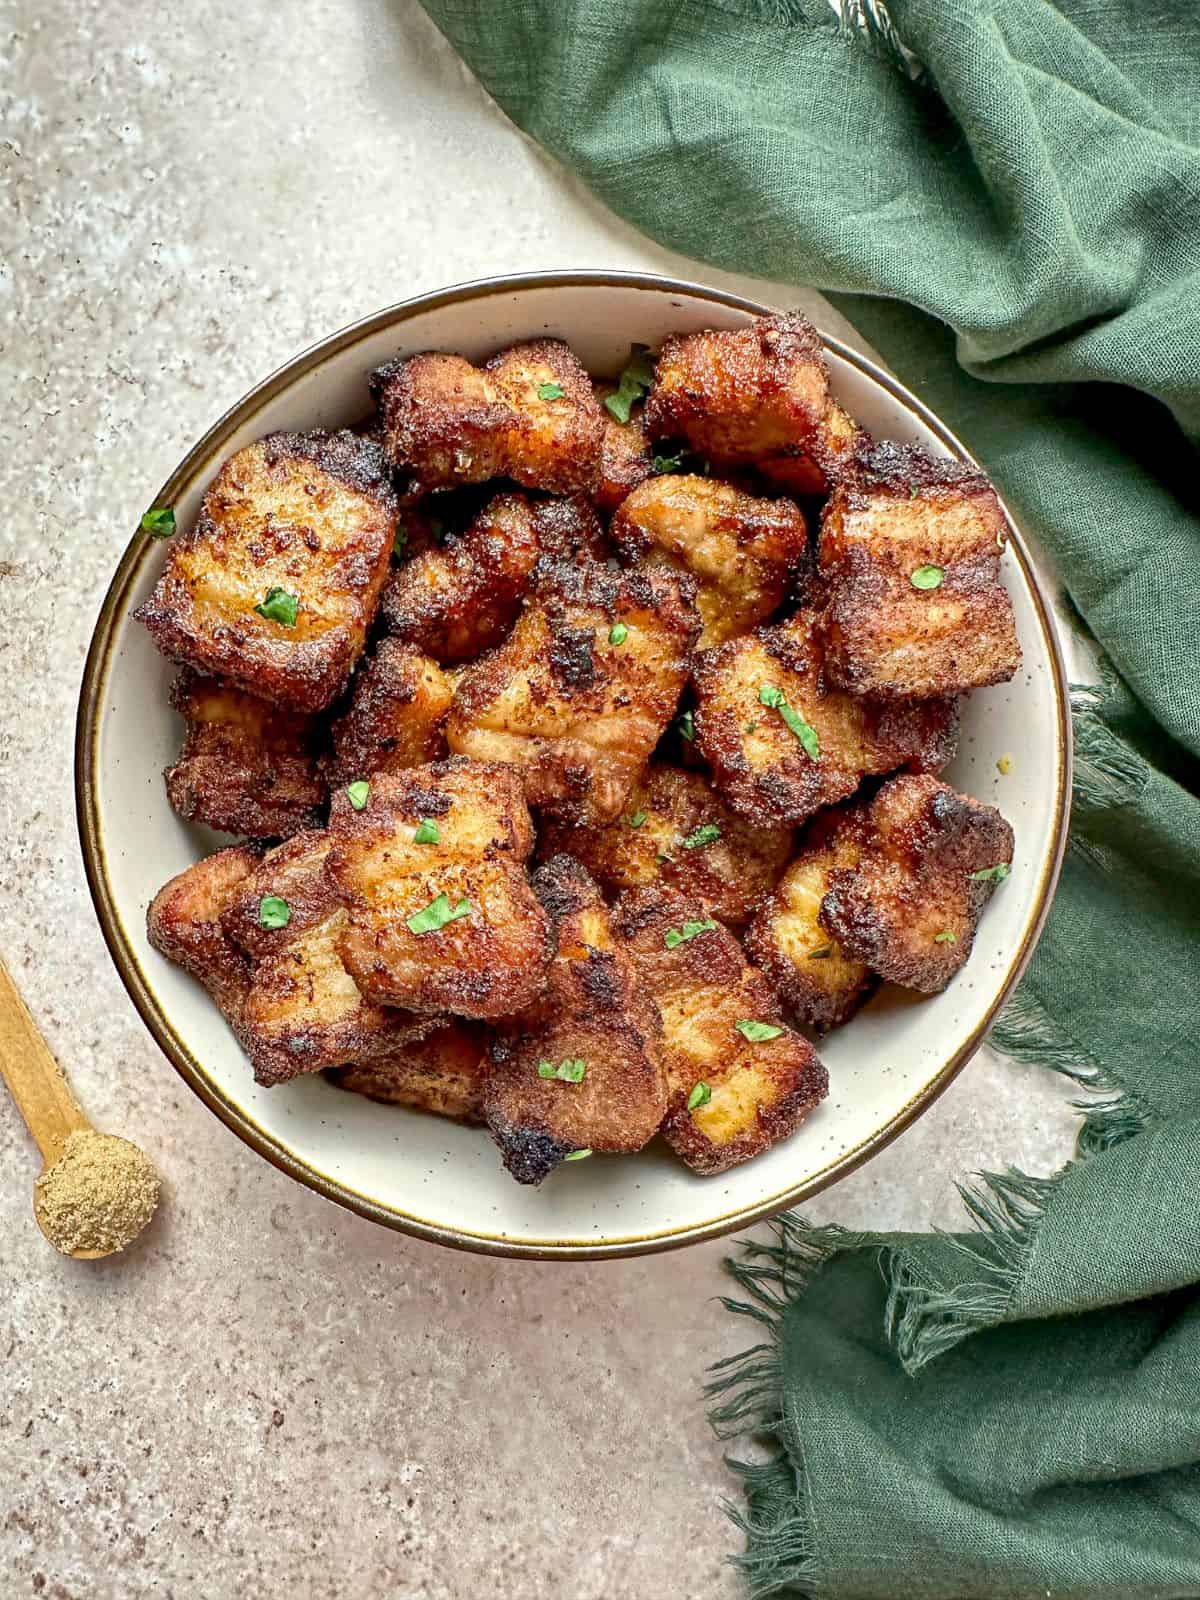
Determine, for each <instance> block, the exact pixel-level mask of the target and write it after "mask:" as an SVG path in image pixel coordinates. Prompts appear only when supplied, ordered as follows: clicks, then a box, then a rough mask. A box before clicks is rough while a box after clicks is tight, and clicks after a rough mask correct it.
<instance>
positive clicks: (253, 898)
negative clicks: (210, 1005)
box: [221, 831, 435, 1086]
mask: <svg viewBox="0 0 1200 1600" xmlns="http://www.w3.org/2000/svg"><path fill="white" fill-rule="evenodd" d="M329 847H330V839H329V835H328V834H327V833H325V832H323V831H322V832H310V833H302V834H297V835H296V836H295V838H293V839H289V840H288V841H287V842H286V844H282V845H278V846H276V848H275V849H274V850H269V851H268V852H267V853H266V855H265V856H264V857H263V858H262V860H261V861H260V862H259V863H258V865H257V866H256V867H255V869H254V871H253V872H252V873H251V874H250V875H249V877H248V878H246V879H245V881H244V882H243V883H242V884H240V885H239V887H238V888H237V890H236V891H235V892H234V894H233V895H232V897H231V899H230V901H229V904H228V906H227V907H226V909H225V911H224V913H223V915H222V918H221V923H222V927H223V929H224V931H225V933H226V935H227V936H228V938H229V939H230V940H231V941H232V943H233V944H234V945H236V946H237V948H238V949H240V950H241V951H243V952H244V954H245V955H246V957H247V958H248V960H249V961H250V965H251V976H250V983H249V985H248V987H247V990H246V993H245V995H244V997H243V999H242V1003H241V1006H240V1007H239V1009H238V1010H237V1012H236V1013H235V1014H233V1015H231V1017H230V1021H231V1022H232V1023H233V1026H234V1030H235V1032H236V1033H237V1035H238V1038H239V1039H240V1040H241V1044H242V1048H243V1049H244V1050H245V1052H246V1054H247V1055H248V1056H249V1057H250V1063H251V1065H252V1067H253V1068H254V1077H255V1080H256V1081H257V1082H258V1083H261V1084H264V1085H267V1086H271V1085H274V1084H278V1083H284V1082H286V1081H287V1080H288V1079H289V1078H294V1077H297V1076H298V1075H299V1074H300V1073H303V1072H318V1071H320V1070H321V1069H322V1068H324V1067H336V1066H341V1065H342V1064H344V1063H346V1062H350V1061H363V1060H368V1059H370V1058H372V1057H374V1056H376V1055H387V1054H390V1053H391V1052H393V1051H395V1050H397V1049H398V1048H399V1047H401V1046H403V1045H405V1044H406V1043H407V1042H408V1041H410V1040H412V1039H417V1038H420V1037H422V1036H423V1035H424V1034H426V1033H428V1032H429V1031H430V1029H431V1028H432V1027H433V1026H434V1025H435V1024H434V1022H433V1021H432V1020H431V1019H430V1018H429V1017H427V1016H421V1017H415V1016H412V1015H410V1014H409V1013H408V1012H405V1011H401V1010H397V1009H394V1008H393V1007H390V1006H382V1005H377V1004H375V1003H374V1002H373V1001H371V1000H369V999H367V998H366V997H365V996H363V995H362V994H361V993H360V992H359V989H358V987H357V985H356V984H355V982H354V980H353V979H352V978H351V976H350V974H349V973H348V972H347V970H346V966H345V963H344V962H343V961H342V958H341V954H340V949H339V946H340V941H341V939H342V937H343V934H344V931H345V928H346V913H345V911H344V910H343V909H342V906H341V904H340V902H339V901H338V899H337V896H336V895H335V894H334V892H333V889H332V886H331V885H330V883H329V881H328V878H327V876H326V872H325V863H326V859H327V856H328V854H329ZM281 908H282V909H281ZM285 919H286V920H285Z"/></svg>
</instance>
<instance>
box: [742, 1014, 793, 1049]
mask: <svg viewBox="0 0 1200 1600" xmlns="http://www.w3.org/2000/svg"><path fill="white" fill-rule="evenodd" d="M734 1027H735V1028H736V1029H737V1031H738V1032H739V1033H740V1034H741V1036H742V1038H743V1039H749V1041H750V1043H751V1044H759V1043H762V1042H764V1041H765V1040H767V1039H778V1037H779V1035H780V1034H781V1033H782V1032H783V1029H782V1028H780V1027H777V1026H776V1025H775V1023H773V1022H755V1021H753V1019H751V1018H746V1019H745V1020H743V1021H742V1022H735V1023H734Z"/></svg>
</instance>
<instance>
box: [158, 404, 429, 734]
mask: <svg viewBox="0 0 1200 1600" xmlns="http://www.w3.org/2000/svg"><path fill="white" fill-rule="evenodd" d="M396 514H397V503H396V497H395V495H394V493H393V492H392V489H391V486H390V484H389V482H388V478H387V472H386V469H385V466H384V461H383V457H382V455H381V453H380V451H379V448H378V446H376V445H374V444H372V443H371V442H370V441H369V440H366V439H362V438H359V437H358V436H357V435H355V434H352V433H273V434H270V435H268V436H267V437H266V438H265V439H260V440H259V441H258V442H257V443H256V444H252V445H248V446H247V447H246V448H245V449H244V450H239V451H238V452H237V454H236V455H233V456H231V457H230V458H229V460H228V461H226V463H225V465H224V466H223V467H222V468H221V470H220V472H218V473H217V476H216V477H215V478H214V479H213V481H212V483H211V484H210V485H209V488H208V492H207V494H206V495H205V497H204V504H203V506H202V507H201V511H200V515H199V517H198V518H197V521H196V524H195V526H194V527H193V528H191V529H190V530H189V531H188V532H186V533H180V534H178V535H177V536H176V537H175V538H174V539H173V540H172V541H171V544H170V548H169V549H168V551H167V560H166V566H165V568H164V569H163V573H162V576H161V577H160V578H159V580H158V582H157V583H156V584H155V586H154V589H153V592H152V593H151V595H150V597H149V599H148V600H147V601H146V602H145V603H144V604H143V605H141V606H139V607H138V609H137V611H136V612H135V613H134V615H135V616H136V617H137V618H138V619H139V620H140V621H142V622H144V623H145V624H146V626H147V628H149V630H150V632H151V634H152V635H153V637H154V642H155V644H157V646H158V648H159V649H160V650H161V651H162V652H163V654H164V655H168V656H172V657H174V658H175V659H177V660H179V661H182V662H183V663H185V664H186V665H188V666H192V667H195V668H196V669H197V671H199V672H202V673H206V674H212V675H214V676H216V677H219V678H223V679H226V680H228V681H229V682H230V683H232V684H235V685H236V686H237V687H239V688H242V689H245V690H247V692H249V693H251V694H254V695H257V696H259V697H260V698H261V699H264V700H268V701H270V702H271V703H272V704H273V705H280V706H287V707H290V708H291V709H293V710H295V711H307V712H315V711H321V710H323V709H324V708H325V707H326V706H327V705H329V704H330V702H331V701H333V700H334V699H335V698H336V697H337V695H338V694H340V693H341V691H342V689H343V688H344V687H345V685H346V682H347V680H348V678H349V676H350V673H351V671H352V670H353V668H354V664H355V662H356V661H357V660H358V658H359V656H360V655H361V654H362V651H363V646H364V644H365V642H366V635H367V629H368V627H369V626H370V623H371V621H372V619H373V617H374V615H375V608H376V606H377V604H378V600H379V592H380V589H381V588H382V587H383V581H384V578H385V577H386V576H387V570H388V563H389V561H390V559H391V551H392V539H393V535H394V530H395V526H396Z"/></svg>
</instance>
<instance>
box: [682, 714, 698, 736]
mask: <svg viewBox="0 0 1200 1600" xmlns="http://www.w3.org/2000/svg"><path fill="white" fill-rule="evenodd" d="M679 732H680V734H681V735H682V737H683V738H685V739H686V740H687V742H688V743H689V744H691V743H692V741H693V740H694V739H695V737H696V719H695V717H694V716H693V715H692V713H691V712H690V711H685V712H684V713H683V715H682V716H681V717H680V719H679Z"/></svg>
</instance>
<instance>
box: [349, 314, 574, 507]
mask: <svg viewBox="0 0 1200 1600" xmlns="http://www.w3.org/2000/svg"><path fill="white" fill-rule="evenodd" d="M371 388H372V391H373V393H374V395H375V399H376V402H377V404H378V407H379V413H380V417H381V420H382V424H383V436H384V441H385V448H386V450H387V454H388V458H389V460H390V461H391V463H392V465H393V466H394V467H396V468H398V469H399V470H401V471H402V472H407V473H408V474H410V477H411V488H412V489H413V490H415V491H420V492H428V491H429V490H430V489H438V488H442V487H444V486H446V485H449V484H457V483H482V482H483V481H485V480H486V479H488V478H512V479H513V480H514V482H516V483H519V484H521V485H523V486H524V487H525V488H527V489H545V490H547V491H548V492H549V493H551V494H575V493H580V492H582V493H590V492H591V491H592V490H593V489H594V488H595V487H596V483H597V480H598V478H599V474H600V452H601V446H602V441H603V435H604V420H603V416H602V413H601V410H600V406H599V403H598V402H597V400H596V397H595V395H594V394H593V392H592V383H591V379H590V378H589V377H588V375H587V373H586V372H585V371H584V370H583V368H582V367H581V366H580V364H579V362H578V361H577V360H576V359H575V356H574V355H573V354H572V353H571V351H570V349H569V348H568V347H567V346H566V345H565V344H563V343H562V341H561V340H559V339H537V340H534V341H533V342H532V343H529V344H517V345H513V346H511V347H510V348H509V349H507V350H502V351H500V353H499V354H498V355H495V356H493V357H492V358H491V360H490V361H486V362H484V364H483V366H482V367H474V366H472V365H471V363H470V362H469V361H467V360H465V359H464V358H463V357H462V356H458V355H442V354H440V353H438V352H436V351H428V352H425V353H423V354H421V355H414V356H408V357H398V358H397V359H396V360H395V361H392V362H389V363H388V365H387V366H385V367H381V368H380V369H379V370H378V371H377V372H376V373H374V374H373V375H372V378H371Z"/></svg>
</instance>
